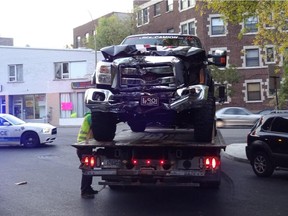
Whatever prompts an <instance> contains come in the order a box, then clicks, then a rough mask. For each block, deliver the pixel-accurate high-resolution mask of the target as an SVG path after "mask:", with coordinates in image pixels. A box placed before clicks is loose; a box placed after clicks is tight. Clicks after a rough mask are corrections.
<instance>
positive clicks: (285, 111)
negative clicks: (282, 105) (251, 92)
mask: <svg viewBox="0 0 288 216" xmlns="http://www.w3.org/2000/svg"><path fill="white" fill-rule="evenodd" d="M270 113H288V110H278V109H264V110H261V111H259V112H257V113H256V114H260V115H267V114H270Z"/></svg>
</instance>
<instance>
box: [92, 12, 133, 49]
mask: <svg viewBox="0 0 288 216" xmlns="http://www.w3.org/2000/svg"><path fill="white" fill-rule="evenodd" d="M135 22H136V21H135V18H134V17H133V15H131V16H128V17H125V18H124V17H119V16H116V15H112V16H109V17H102V18H100V19H99V21H98V25H97V28H96V44H95V37H93V36H92V37H90V38H89V41H88V42H87V47H89V48H92V49H95V45H96V49H97V50H100V49H101V48H103V47H105V46H111V45H117V44H120V43H121V41H122V40H123V39H124V38H125V37H127V36H128V35H131V34H135V33H136V24H135Z"/></svg>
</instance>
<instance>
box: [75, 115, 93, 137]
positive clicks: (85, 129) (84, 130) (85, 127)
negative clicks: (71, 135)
mask: <svg viewBox="0 0 288 216" xmlns="http://www.w3.org/2000/svg"><path fill="white" fill-rule="evenodd" d="M90 127H91V114H90V113H89V114H87V115H86V116H85V117H84V120H83V123H82V125H81V128H80V130H79V133H78V137H77V142H83V141H85V140H86V138H87V136H88V133H89V131H90ZM88 138H90V137H88Z"/></svg>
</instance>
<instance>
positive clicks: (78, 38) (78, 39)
mask: <svg viewBox="0 0 288 216" xmlns="http://www.w3.org/2000/svg"><path fill="white" fill-rule="evenodd" d="M81 46H82V45H81V37H80V36H78V37H77V39H76V48H79V47H81Z"/></svg>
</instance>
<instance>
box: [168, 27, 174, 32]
mask: <svg viewBox="0 0 288 216" xmlns="http://www.w3.org/2000/svg"><path fill="white" fill-rule="evenodd" d="M174 32H175V30H174V28H170V29H167V33H174Z"/></svg>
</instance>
